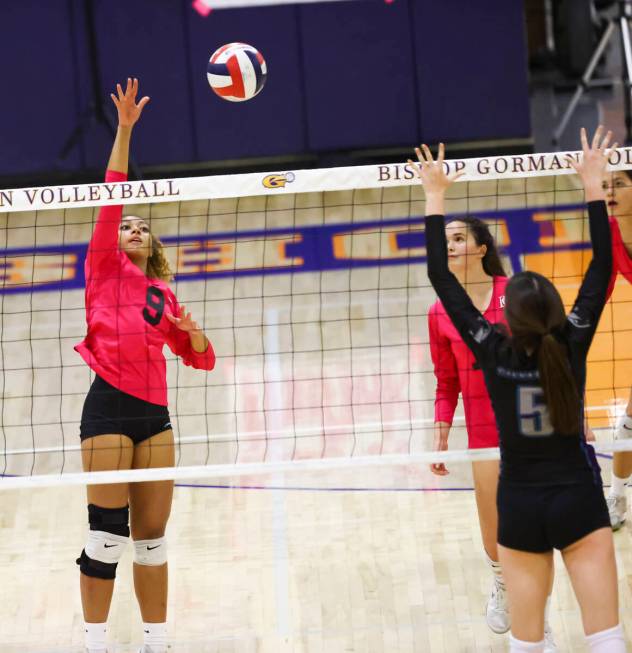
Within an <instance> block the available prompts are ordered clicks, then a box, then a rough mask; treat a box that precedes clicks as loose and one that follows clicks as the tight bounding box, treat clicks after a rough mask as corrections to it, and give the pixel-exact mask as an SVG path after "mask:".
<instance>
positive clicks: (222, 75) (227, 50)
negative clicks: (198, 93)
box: [206, 43, 268, 102]
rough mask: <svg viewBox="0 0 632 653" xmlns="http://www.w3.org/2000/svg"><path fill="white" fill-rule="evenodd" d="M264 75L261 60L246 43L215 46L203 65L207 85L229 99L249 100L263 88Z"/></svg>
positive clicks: (265, 74) (256, 52)
mask: <svg viewBox="0 0 632 653" xmlns="http://www.w3.org/2000/svg"><path fill="white" fill-rule="evenodd" d="M267 75H268V69H267V67H266V62H265V59H264V58H263V56H262V55H261V53H260V52H259V51H258V50H257V49H256V48H253V47H252V46H251V45H248V44H246V43H228V44H227V45H223V46H222V47H221V48H218V49H217V50H215V52H214V53H213V56H212V57H211V58H210V60H209V62H208V66H207V68H206V76H207V78H208V83H209V85H210V87H211V88H212V89H213V90H214V91H215V93H217V95H219V96H220V97H221V98H222V99H224V100H229V101H230V102H244V101H245V100H251V99H252V98H253V97H254V96H255V95H257V94H258V93H259V92H260V91H261V89H262V88H263V85H264V84H265V83H266V77H267Z"/></svg>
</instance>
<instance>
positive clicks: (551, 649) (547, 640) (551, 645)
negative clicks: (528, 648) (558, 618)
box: [544, 623, 557, 653]
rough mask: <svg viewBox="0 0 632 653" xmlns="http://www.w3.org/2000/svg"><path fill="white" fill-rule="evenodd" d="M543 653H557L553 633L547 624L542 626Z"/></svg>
mask: <svg viewBox="0 0 632 653" xmlns="http://www.w3.org/2000/svg"><path fill="white" fill-rule="evenodd" d="M544 653H557V646H556V645H555V638H554V637H553V631H552V630H551V626H549V624H547V623H545V624H544Z"/></svg>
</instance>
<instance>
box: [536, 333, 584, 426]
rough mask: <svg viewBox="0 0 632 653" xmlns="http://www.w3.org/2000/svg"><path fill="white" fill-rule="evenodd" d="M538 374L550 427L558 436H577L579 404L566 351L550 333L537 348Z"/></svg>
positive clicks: (544, 336)
mask: <svg viewBox="0 0 632 653" xmlns="http://www.w3.org/2000/svg"><path fill="white" fill-rule="evenodd" d="M538 372H539V373H540V384H541V385H542V390H543V391H544V401H545V402H546V405H547V408H548V409H549V417H550V419H551V424H552V426H553V428H554V429H555V432H556V433H559V434H560V435H577V434H578V433H579V432H580V405H581V404H580V400H579V393H578V392H577V384H576V383H575V378H574V377H573V373H572V371H571V366H570V363H569V362H568V352H567V351H566V347H565V346H564V345H563V344H562V343H561V342H559V341H558V340H557V339H556V338H555V336H554V335H553V334H552V333H547V334H545V335H543V336H542V340H541V342H540V346H539V347H538Z"/></svg>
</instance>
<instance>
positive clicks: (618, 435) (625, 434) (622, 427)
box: [614, 415, 632, 440]
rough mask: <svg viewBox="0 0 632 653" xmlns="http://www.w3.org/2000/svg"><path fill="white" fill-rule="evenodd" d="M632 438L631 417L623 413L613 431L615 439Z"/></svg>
mask: <svg viewBox="0 0 632 653" xmlns="http://www.w3.org/2000/svg"><path fill="white" fill-rule="evenodd" d="M630 438H632V417H629V416H628V415H623V417H621V419H620V420H619V423H618V424H617V428H616V429H615V432H614V439H615V440H628V439H630Z"/></svg>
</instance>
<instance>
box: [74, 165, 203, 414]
mask: <svg viewBox="0 0 632 653" xmlns="http://www.w3.org/2000/svg"><path fill="white" fill-rule="evenodd" d="M126 179H127V175H125V174H122V173H120V172H115V171H112V170H108V171H107V173H106V175H105V180H106V182H108V181H110V182H117V181H125V180H126ZM122 213H123V206H122V205H118V206H104V207H103V208H102V209H101V210H100V211H99V216H98V218H97V224H96V226H95V228H94V233H93V234H92V238H91V240H90V244H89V246H88V255H87V257H86V264H85V274H86V321H87V323H88V333H87V335H86V337H85V339H84V340H83V341H82V342H81V343H79V344H78V345H77V346H76V347H75V349H76V351H77V352H79V354H80V355H81V356H82V358H83V359H84V360H85V361H86V363H87V364H88V365H89V366H90V368H91V369H92V370H93V371H94V372H95V373H96V374H98V375H99V376H100V377H101V378H102V379H104V380H105V381H107V382H108V383H109V384H110V385H113V386H114V387H115V388H118V389H119V390H121V391H122V392H125V393H127V394H130V395H132V396H134V397H137V398H139V399H143V400H145V401H148V402H150V403H152V404H159V405H162V406H166V405H167V365H166V361H165V356H164V354H163V347H164V345H165V344H167V345H169V348H170V349H171V350H172V351H173V352H174V353H175V354H177V355H178V356H180V357H181V358H182V360H183V361H184V363H185V365H191V366H193V367H195V368H198V369H204V370H212V369H213V367H214V365H215V353H214V351H213V347H212V346H211V344H210V343H209V345H208V347H207V349H206V351H205V352H203V353H198V352H196V351H195V350H194V349H193V348H192V347H191V340H190V338H189V335H188V334H187V333H186V332H185V331H182V330H181V329H178V328H177V327H176V326H175V325H174V324H173V323H172V322H170V321H169V320H168V319H167V317H166V314H167V313H171V314H172V315H175V316H178V317H179V315H180V306H179V305H178V300H177V299H176V296H175V295H174V294H173V291H172V290H171V289H170V288H169V286H168V285H167V284H166V283H165V282H164V281H161V280H159V279H152V278H149V277H147V276H146V275H145V274H143V272H142V271H141V270H140V269H139V268H138V267H136V265H134V264H133V263H132V262H131V261H130V259H129V258H128V256H127V254H125V253H124V252H121V251H120V250H119V247H118V240H119V225H120V222H121V217H122Z"/></svg>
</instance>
